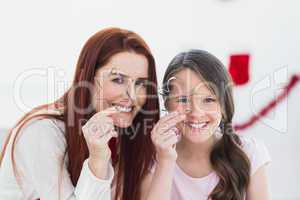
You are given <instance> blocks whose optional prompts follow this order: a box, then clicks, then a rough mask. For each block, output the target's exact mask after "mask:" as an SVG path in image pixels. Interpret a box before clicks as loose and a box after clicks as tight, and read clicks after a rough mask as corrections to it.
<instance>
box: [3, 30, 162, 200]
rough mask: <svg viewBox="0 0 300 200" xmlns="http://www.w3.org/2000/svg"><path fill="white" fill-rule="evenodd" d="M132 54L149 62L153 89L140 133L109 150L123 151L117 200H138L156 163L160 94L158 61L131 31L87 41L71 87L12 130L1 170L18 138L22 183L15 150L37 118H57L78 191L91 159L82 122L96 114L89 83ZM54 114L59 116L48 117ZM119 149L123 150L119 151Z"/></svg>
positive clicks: (139, 121) (137, 127) (137, 121)
mask: <svg viewBox="0 0 300 200" xmlns="http://www.w3.org/2000/svg"><path fill="white" fill-rule="evenodd" d="M127 51H130V52H135V53H137V54H141V55H144V56H145V57H146V58H147V60H148V77H149V78H148V80H149V82H150V83H151V87H148V88H147V99H146V102H145V104H144V105H143V107H142V109H141V111H140V112H139V113H138V114H137V115H136V117H135V118H134V121H133V124H132V127H131V128H133V129H134V131H136V133H137V134H135V135H136V136H135V138H132V136H133V134H134V133H133V130H132V129H130V128H128V130H125V129H120V130H119V131H122V132H126V134H122V133H120V134H119V135H120V136H119V141H118V143H117V144H116V143H115V142H113V141H114V140H113V139H112V140H111V141H110V148H111V150H112V153H113V154H116V152H118V156H116V157H117V159H114V160H115V161H116V162H113V164H114V166H115V168H116V169H117V174H116V195H115V199H122V200H139V199H140V196H141V180H143V179H144V177H145V176H146V174H148V172H149V169H151V167H152V165H153V162H154V158H155V149H154V146H153V144H152V142H151V138H150V132H151V130H152V127H153V125H154V124H155V123H156V122H157V121H158V120H159V102H158V97H157V92H156V91H157V87H156V86H157V78H156V69H155V61H154V58H153V56H152V53H151V51H150V49H149V47H148V45H147V44H146V42H145V41H144V40H143V39H142V38H141V37H140V36H139V35H138V34H136V33H134V32H132V31H128V30H124V29H120V28H106V29H103V30H101V31H99V32H97V33H96V34H94V35H93V36H92V37H90V38H89V39H88V41H87V42H86V43H85V45H84V46H83V48H82V50H81V53H80V56H79V59H78V62H77V66H76V72H75V76H74V80H73V84H72V85H71V88H70V89H69V90H68V91H67V92H66V93H65V94H64V95H63V96H62V97H61V98H60V99H58V100H56V101H55V102H54V103H51V104H45V105H42V106H39V107H36V108H34V109H33V110H32V111H30V112H29V113H27V114H26V115H25V116H23V117H22V118H21V119H20V120H19V121H18V122H17V124H16V125H15V127H14V128H15V129H16V134H15V135H13V129H11V130H10V131H9V134H8V137H7V139H6V142H5V144H4V148H3V151H2V152H1V154H0V165H1V162H2V160H3V157H4V154H5V151H6V148H7V145H8V142H9V140H10V138H11V137H13V138H12V139H13V145H12V151H11V160H12V163H13V168H14V173H15V176H16V177H17V180H18V176H19V174H18V171H17V168H16V162H15V159H14V149H15V146H16V138H17V136H18V134H19V133H20V130H21V128H22V127H24V125H25V124H26V123H27V122H29V120H31V119H33V118H55V119H58V120H61V121H63V122H64V124H65V137H66V143H67V148H66V152H65V155H68V158H69V162H68V166H67V170H68V172H69V175H70V179H71V182H72V184H73V185H74V186H76V184H77V181H78V179H79V176H80V172H81V169H82V165H83V162H84V161H85V160H86V159H87V158H88V157H89V151H88V147H87V144H86V141H85V139H84V137H83V134H82V130H81V127H82V124H81V123H82V122H86V121H87V120H88V119H90V118H91V117H92V116H93V114H95V113H96V111H95V110H94V108H92V109H88V108H90V105H91V101H92V97H91V92H90V88H88V87H86V85H85V84H86V83H89V84H93V81H94V77H95V73H96V70H97V69H99V68H101V67H102V66H104V65H105V64H106V63H107V62H109V60H110V58H111V57H112V56H114V55H116V54H117V53H120V52H127ZM137 70H138V69H137ZM149 97H151V98H149ZM75 108H76V109H75ZM51 109H53V110H59V111H60V112H49V111H50V110H51ZM78 110H87V112H84V113H82V112H78ZM142 111H143V112H142ZM117 147H119V148H118V149H117ZM113 157H114V156H113Z"/></svg>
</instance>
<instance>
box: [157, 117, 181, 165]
mask: <svg viewBox="0 0 300 200" xmlns="http://www.w3.org/2000/svg"><path fill="white" fill-rule="evenodd" d="M185 117H186V116H185V114H180V113H178V112H173V113H171V114H169V115H167V116H165V117H163V118H161V119H160V120H159V121H158V122H157V124H156V125H155V126H154V128H153V130H152V132H151V139H152V142H153V144H154V146H155V148H156V152H157V159H158V162H165V161H176V159H177V152H176V149H175V147H176V143H177V142H178V129H177V128H176V124H177V123H179V122H181V121H183V120H184V119H185Z"/></svg>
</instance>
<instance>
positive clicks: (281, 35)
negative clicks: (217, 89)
mask: <svg viewBox="0 0 300 200" xmlns="http://www.w3.org/2000/svg"><path fill="white" fill-rule="evenodd" d="M299 10H300V2H299V1H297V0H284V1H279V0H273V1H271V0H198V1H191V0H186V1H176V2H175V1H153V0H152V1H141V0H139V1H137V0H136V1H130V0H127V1H115V0H110V1H90V0H86V1H79V0H76V1H70V0H68V1H58V0H52V1H47V2H46V1H33V0H27V1H16V0H11V1H6V2H1V6H0V22H1V23H0V24H1V29H0V56H1V57H0V66H1V75H0V76H1V78H0V91H1V98H0V101H1V103H0V110H1V113H2V114H1V118H0V119H1V120H0V127H1V128H8V127H10V126H12V125H13V123H14V122H15V121H16V120H17V118H18V117H20V116H21V115H22V114H23V113H24V112H25V111H28V110H29V109H30V108H32V107H34V106H36V105H40V104H43V103H46V102H51V101H53V100H54V99H56V98H58V97H59V96H60V95H61V94H62V93H63V91H64V90H65V89H66V88H67V87H68V85H69V84H70V82H71V80H72V77H73V73H74V69H75V64H76V61H77V58H78V56H79V52H80V50H81V48H82V46H83V44H84V43H85V41H86V40H87V39H88V38H89V37H90V36H91V35H92V34H93V33H95V32H96V31H98V30H100V29H102V28H105V27H111V26H118V27H121V28H126V29H130V30H133V31H135V32H137V33H139V34H140V35H141V36H142V37H143V38H145V40H146V41H147V43H148V44H149V45H150V47H151V49H152V51H153V53H154V56H155V58H156V61H157V68H158V69H157V70H158V77H159V81H161V79H162V76H163V73H164V71H165V68H166V66H167V64H168V62H169V61H170V60H171V58H172V57H173V56H175V55H176V54H177V53H178V52H180V51H182V50H187V49H191V48H200V49H205V50H208V51H210V52H211V53H213V54H215V55H216V56H217V57H219V58H220V59H221V60H222V61H223V62H224V63H225V64H226V65H228V61H229V55H230V54H233V53H250V54H251V63H250V67H251V68H250V69H251V70H250V78H251V80H250V82H249V83H248V84H247V85H245V86H242V87H236V88H235V99H236V116H235V123H240V122H244V121H245V120H247V119H248V118H249V117H250V116H252V115H253V114H254V113H255V112H257V111H259V110H260V108H262V107H263V106H264V105H266V104H267V103H268V102H269V101H270V100H271V99H273V98H274V97H275V95H276V94H278V93H280V91H281V89H282V87H283V86H284V84H286V83H287V82H288V80H289V78H290V76H291V74H293V73H298V74H300V60H299V56H300V55H299V54H300V53H299V52H300V12H299ZM32 72H34V74H35V75H32V76H26V78H24V77H25V76H24V75H26V74H32ZM17 80H23V81H22V82H21V87H19V86H18V81H17ZM299 92H300V84H299V85H298V86H297V87H296V88H295V89H294V90H293V91H292V93H291V95H290V96H289V98H288V99H287V100H285V101H284V102H283V103H282V104H280V106H279V107H277V108H276V109H275V110H274V111H273V112H272V113H270V114H269V115H268V116H267V117H266V118H265V119H263V120H262V121H260V122H259V123H257V124H255V125H254V126H253V127H251V128H250V129H247V130H246V131H244V132H241V134H247V135H252V136H255V137H257V138H260V139H262V140H263V141H264V142H265V144H266V145H267V147H268V149H269V151H270V154H271V156H272V160H273V162H272V164H271V166H270V168H269V169H270V172H269V173H270V180H271V190H272V196H273V198H272V199H282V200H288V199H293V200H294V199H295V200H296V199H300V190H299V184H300V181H299V180H300V160H299V156H298V153H297V152H298V151H299V147H300V132H299V128H298V124H299V122H300V121H299V114H300V108H299V99H300V97H299ZM21 103H25V104H26V105H23V104H21Z"/></svg>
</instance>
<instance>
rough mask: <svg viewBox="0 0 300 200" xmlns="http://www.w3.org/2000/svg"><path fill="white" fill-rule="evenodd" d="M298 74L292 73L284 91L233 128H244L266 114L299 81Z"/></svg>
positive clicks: (299, 76) (237, 129)
mask: <svg viewBox="0 0 300 200" xmlns="http://www.w3.org/2000/svg"><path fill="white" fill-rule="evenodd" d="M299 81H300V75H296V74H295V75H293V76H292V77H291V79H290V81H289V83H288V85H287V86H286V87H285V88H284V91H283V92H282V93H281V94H280V95H279V96H278V97H277V98H275V99H273V100H272V101H271V102H270V103H269V104H268V105H267V106H265V107H264V108H263V109H261V111H260V112H259V113H258V114H257V115H254V116H252V117H251V118H250V119H249V120H248V121H246V122H244V123H241V124H236V125H234V129H235V130H236V131H240V130H244V129H246V128H249V127H250V126H252V125H254V123H256V122H257V121H258V120H259V119H260V118H262V117H264V116H265V115H267V114H268V113H269V112H270V111H271V110H272V109H274V108H275V107H276V106H277V105H278V104H279V103H280V102H281V101H282V100H283V99H284V98H286V97H287V96H288V94H289V93H290V92H291V90H292V89H293V88H294V87H295V86H296V85H297V83H299Z"/></svg>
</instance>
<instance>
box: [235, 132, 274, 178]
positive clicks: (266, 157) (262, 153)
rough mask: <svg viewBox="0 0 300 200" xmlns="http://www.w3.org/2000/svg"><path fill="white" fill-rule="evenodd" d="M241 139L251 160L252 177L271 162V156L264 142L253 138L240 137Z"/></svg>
mask: <svg viewBox="0 0 300 200" xmlns="http://www.w3.org/2000/svg"><path fill="white" fill-rule="evenodd" d="M240 139H241V143H242V149H243V151H244V152H245V153H246V155H247V156H248V158H249V160H250V165H251V175H253V174H254V173H255V172H256V171H257V170H258V169H259V168H260V167H262V166H264V165H266V164H268V163H270V162H271V156H270V154H269V151H268V149H267V147H266V145H265V143H264V142H263V140H261V139H257V138H254V137H251V136H240Z"/></svg>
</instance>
